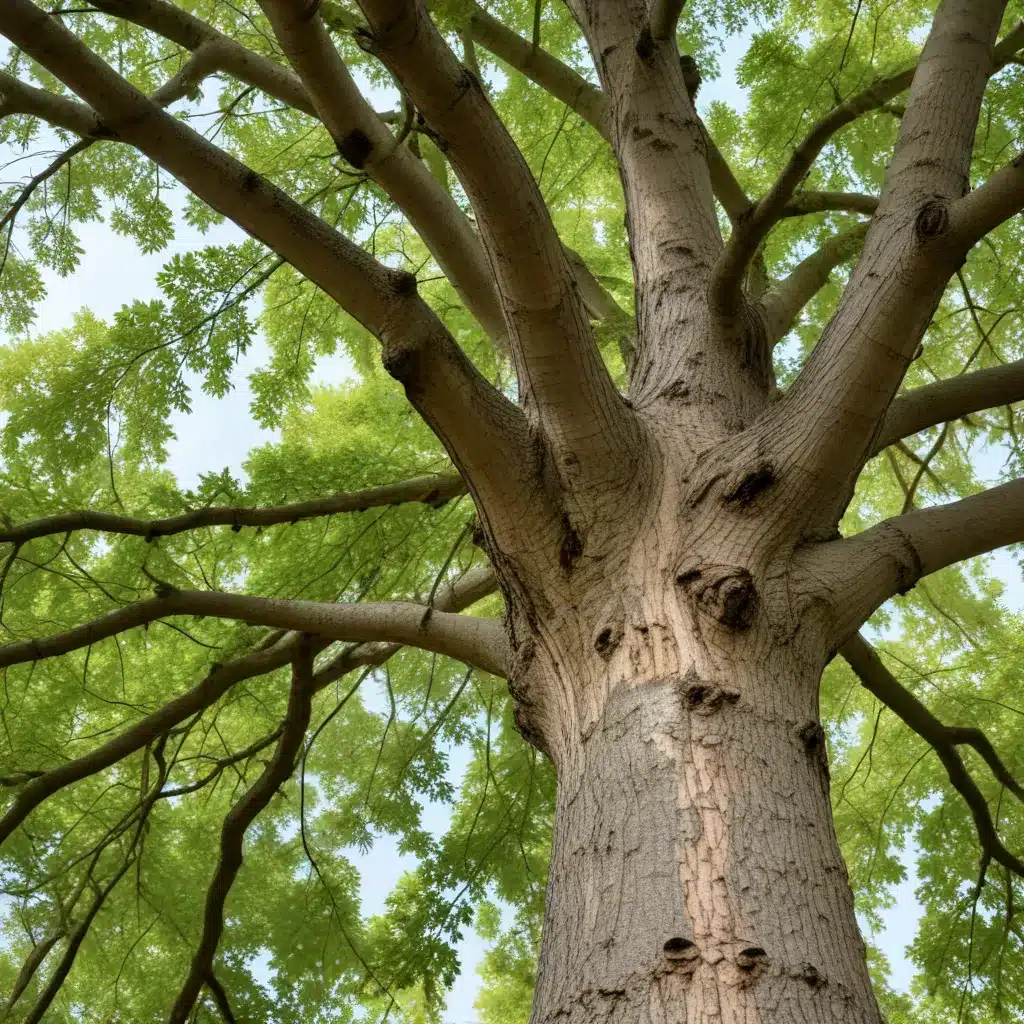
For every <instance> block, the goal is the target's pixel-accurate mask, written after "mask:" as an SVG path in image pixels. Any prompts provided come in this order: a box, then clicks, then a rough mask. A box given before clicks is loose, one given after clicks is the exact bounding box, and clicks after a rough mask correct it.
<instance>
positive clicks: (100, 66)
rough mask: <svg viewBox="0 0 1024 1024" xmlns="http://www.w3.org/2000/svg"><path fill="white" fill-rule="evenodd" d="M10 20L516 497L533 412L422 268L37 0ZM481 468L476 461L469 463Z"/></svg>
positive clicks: (111, 133) (0, 10)
mask: <svg viewBox="0 0 1024 1024" xmlns="http://www.w3.org/2000/svg"><path fill="white" fill-rule="evenodd" d="M0 32H2V33H3V34H4V35H6V36H7V38H8V39H10V40H11V41H12V42H13V43H15V44H16V45H17V46H19V47H21V49H22V50H23V51H24V52H25V53H27V54H28V55H29V56H31V57H32V58H33V59H35V60H37V61H38V62H39V63H40V64H42V65H43V66H44V67H47V68H48V69H49V70H50V71H51V72H52V73H54V74H55V75H56V76H57V77H58V78H59V79H60V80H61V81H63V82H64V84H65V85H67V86H68V87H69V88H70V89H72V90H73V91H74V92H76V93H77V94H78V95H79V96H81V97H82V98H83V99H85V100H86V101H87V102H89V103H90V104H91V105H92V106H93V108H94V109H95V111H96V114H97V115H98V116H99V117H100V118H101V119H102V124H103V132H104V133H105V134H104V137H107V138H117V139H119V140H120V141H123V142H126V143H128V144H130V145H132V146H134V147H135V148H137V149H138V150H140V151H141V152H142V153H144V154H145V155H146V156H148V157H149V158H150V159H151V160H153V161H155V162H156V163H157V164H159V165H160V166H161V167H164V168H165V169H166V170H168V171H170V173H171V174H173V175H174V176H175V177H176V178H178V180H179V181H181V182H182V183H183V184H184V185H185V186H186V187H187V188H188V189H190V190H191V191H192V192H194V193H195V194H196V195H198V196H199V197H200V198H202V199H203V200H204V201H205V202H206V203H207V204H208V205H210V206H212V207H213V208H214V209H216V210H218V211H219V212H220V213H222V214H224V215H225V216H226V217H228V218H230V219H231V220H233V221H234V222H235V223H236V224H238V225H239V226H240V227H242V228H243V229H244V230H245V231H247V232H248V233H249V234H251V235H253V236H254V237H255V238H258V239H260V241H262V242H264V243H265V244H266V245H268V246H269V247H270V248H271V249H273V250H274V251H275V252H277V253H278V255H280V256H281V257H282V258H283V259H285V260H287V261H288V262H289V263H291V264H292V266H294V267H295V268H296V269H297V270H298V271H300V273H302V274H304V275H305V276H306V277H307V278H309V279H310V280H311V281H313V282H314V283H315V284H317V285H319V286H320V288H322V289H323V291H324V292H325V293H326V294H327V295H329V296H330V297H331V298H332V299H334V300H335V301H336V302H338V303H339V304H340V305H341V306H342V307H344V308H345V309H346V310H347V311H348V312H349V313H351V314H352V315H353V316H354V317H355V318H356V319H357V320H359V321H360V322H361V323H362V324H363V325H364V326H365V327H366V328H367V329H368V330H369V331H371V332H372V333H373V334H375V335H376V336H377V337H378V338H379V339H380V340H381V343H382V345H383V361H384V365H385V367H386V368H387V369H388V371H389V372H390V373H391V374H392V376H394V377H396V378H397V379H398V380H399V381H400V382H401V383H402V384H403V385H404V386H405V389H406V394H407V395H408V397H409V399H410V401H411V402H412V403H413V405H414V406H415V407H416V408H417V410H418V411H419V412H420V413H421V415H423V417H424V419H425V420H426V421H427V422H428V423H429V424H430V426H431V427H432V428H433V429H434V430H435V432H436V433H437V434H438V436H439V437H440V438H441V439H442V440H443V441H444V442H445V444H446V445H447V446H448V449H449V452H450V453H451V454H452V457H453V459H454V460H455V462H456V464H457V465H458V466H459V468H460V469H463V470H465V471H466V475H467V477H470V476H475V480H472V479H471V480H470V482H471V484H472V485H473V486H475V487H481V486H487V484H488V482H490V483H491V484H492V485H493V487H494V488H495V489H496V490H497V492H498V494H497V495H496V496H498V497H501V498H506V497H508V495H507V493H506V492H507V490H508V488H509V485H510V480H509V474H507V473H502V474H500V475H498V476H494V475H493V474H492V475H491V477H492V478H491V479H490V481H488V479H487V474H486V469H487V467H491V466H493V464H494V460H495V457H496V452H502V451H504V452H505V456H504V457H505V458H507V459H508V460H509V462H510V463H512V464H514V465H518V464H519V461H518V460H516V459H515V456H514V453H515V452H516V451H517V450H518V449H519V448H521V447H522V446H523V445H524V444H525V443H526V436H525V435H526V423H525V417H524V416H523V415H522V413H521V412H520V411H519V410H518V409H517V408H516V406H514V405H513V404H512V403H511V402H510V401H509V400H508V399H507V398H505V396H504V395H502V394H501V392H499V391H498V390H497V389H496V388H494V387H493V386H492V385H491V384H489V383H488V382H487V381H486V380H485V379H484V378H483V377H482V376H481V375H480V373H479V372H478V371H477V370H476V368H475V367H474V366H473V365H472V363H471V362H470V361H469V359H468V358H467V357H466V356H465V354H464V353H463V352H462V350H461V349H460V348H459V346H458V345H457V344H456V343H455V341H454V339H453V338H452V337H451V335H450V334H449V333H448V331H447V330H446V329H445V328H444V326H443V324H441V322H440V320H438V318H437V316H436V315H435V314H434V313H433V311H432V310H431V309H430V308H429V307H428V306H427V305H426V303H424V302H423V301H422V299H420V298H419V296H418V295H417V294H416V288H415V279H414V278H413V276H412V275H411V274H408V273H405V272H404V271H397V270H392V269H391V268H389V267H386V266H384V265H383V264H381V263H380V262H378V261H377V260H376V259H374V258H373V257H372V256H371V255H370V254H369V253H367V252H366V251H365V250H363V249H361V248H360V247H359V246H358V245H356V244H355V243H353V242H352V241H351V240H350V239H348V238H346V237H345V236H344V235H342V234H340V233H338V232H337V231H335V230H333V229H332V228H331V227H330V226H329V225H327V224H326V223H325V222H324V221H323V220H321V219H320V218H319V217H317V216H315V215H314V214H312V213H311V212H310V211H308V210H306V209H305V208H304V207H302V206H301V205H300V204H299V203H296V202H295V201H294V200H292V199H291V198H290V197H289V196H288V195H286V194H285V193H284V192H283V191H282V190H281V189H279V188H277V187H276V186H275V185H273V184H271V183H270V182H269V181H267V180H266V179H265V178H263V177H261V176H260V175H258V174H255V173H254V172H253V171H251V170H250V169H249V168H247V167H245V165H244V164H241V163H239V162H238V161H237V160H235V159H234V158H233V157H232V156H230V155H229V154H227V153H225V152H224V151H222V150H220V149H218V148H217V147H216V146H215V145H214V144H213V143H211V142H210V141H209V140H207V139H205V138H204V137H203V136H201V135H200V134H198V133H197V132H195V131H193V130H192V129H191V128H189V127H188V126H187V125H185V124H184V123H183V122H181V121H180V120H178V119H177V118H174V117H172V116H171V115H169V114H167V113H166V112H165V111H163V110H161V109H160V107H159V106H157V105H156V104H155V103H153V102H152V101H151V100H149V99H147V98H146V97H145V96H143V95H142V93H140V92H139V91H138V90H137V89H135V88H134V87H133V86H132V85H131V84H130V83H128V82H127V81H126V80H125V79H123V78H122V77H121V76H120V75H118V74H117V73H116V72H115V71H113V69H111V68H110V67H109V66H108V65H107V64H106V63H104V62H103V61H102V60H100V58H99V57H97V56H96V54H95V53H93V52H92V51H91V50H89V49H88V48H87V47H86V46H85V45H84V44H83V43H82V42H81V41H80V40H79V39H78V38H77V37H76V36H75V35H73V34H72V33H71V32H68V31H67V30H66V29H65V28H64V27H63V25H61V24H60V23H59V22H57V21H56V19H53V18H51V17H49V16H48V15H47V14H46V12H45V11H42V10H41V9H40V8H38V7H37V6H36V5H35V4H34V3H32V2H31V0H10V2H5V3H4V4H3V6H2V7H0ZM470 471H472V473H471V472H470Z"/></svg>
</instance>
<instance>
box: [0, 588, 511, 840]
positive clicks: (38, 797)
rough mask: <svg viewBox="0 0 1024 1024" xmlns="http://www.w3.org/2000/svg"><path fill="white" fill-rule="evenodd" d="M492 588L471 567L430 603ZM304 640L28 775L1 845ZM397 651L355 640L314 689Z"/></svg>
mask: <svg viewBox="0 0 1024 1024" xmlns="http://www.w3.org/2000/svg"><path fill="white" fill-rule="evenodd" d="M495 589H496V582H495V579H494V573H493V572H492V571H491V570H490V569H489V568H483V569H474V570H470V572H468V573H467V574H466V575H465V576H463V577H462V578H461V579H459V580H457V581H456V582H455V583H453V584H452V585H450V586H445V587H443V588H442V589H441V591H440V592H439V593H438V594H437V596H436V598H435V601H434V605H433V607H434V609H435V611H440V612H449V613H455V612H459V611H462V610H463V609H465V608H468V607H469V606H470V605H472V604H475V603H476V602H477V601H479V600H480V599H481V598H483V597H486V596H487V595H488V594H491V593H493V592H494V590H495ZM302 639H303V638H302V634H300V633H294V632H292V633H285V634H283V635H281V636H279V637H278V638H277V639H276V640H275V641H274V642H273V643H272V644H271V645H270V646H268V647H266V648H264V649H260V650H257V651H254V652H252V653H251V654H247V655H245V656H244V657H242V658H238V659H236V660H235V661H231V662H228V663H227V664H224V665H216V664H215V665H213V666H211V668H210V671H209V673H208V674H207V676H206V678H204V679H203V680H202V681H201V682H199V683H198V684H196V685H195V686H194V687H192V689H190V690H186V691H185V692H184V693H183V694H180V695H179V696H178V697H175V698H174V699H173V700H170V701H168V702H167V703H166V704H165V705H163V707H161V708H159V709H158V710H157V711H154V712H153V713H152V714H149V715H146V716H145V717H144V718H142V719H140V720H139V721H138V722H136V723H135V724H134V725H131V726H129V727H128V728H127V729H125V730H124V731H123V732H121V733H119V734H118V735H117V736H115V737H114V738H113V739H111V740H108V741H107V742H106V743H104V744H103V745H102V746H100V747H97V748H96V749H95V750H92V751H90V752H89V753H88V754H84V755H82V756H81V757H78V758H75V759H74V760H71V761H68V762H66V763H64V764H61V765H58V766H57V767H56V768H51V769H50V770H49V771H45V772H41V773H38V774H36V775H35V776H34V777H33V776H26V779H27V781H26V782H25V784H24V786H23V787H22V788H21V789H20V790H19V791H18V794H17V796H16V797H15V800H14V803H13V804H12V805H11V806H10V807H9V808H8V809H7V811H6V813H5V814H4V816H3V818H0V844H2V843H3V842H4V841H5V840H6V839H7V837H8V836H9V835H10V834H11V833H12V832H13V831H14V830H15V829H16V828H17V827H18V826H19V825H20V824H21V823H22V822H23V821H24V820H25V818H27V817H28V815H29V814H31V813H32V811H33V810H35V808H36V807H38V806H39V805H40V804H41V803H42V802H43V801H44V800H46V799H48V798H49V797H51V796H53V794H54V793H58V792H60V790H62V789H64V788H65V787H66V786H70V785H72V784H73V783H75V782H79V781H81V780H82V779H85V778H88V777H89V776H90V775H95V774H96V773H98V772H101V771H103V770H105V769H106V768H109V767H110V766H111V765H114V764H116V763H117V762H118V761H121V760H123V759H124V758H126V757H127V756H128V755H129V754H133V753H135V752H136V751H139V750H142V749H143V747H146V746H147V745H148V744H150V743H152V742H153V741H154V740H156V739H157V738H158V737H159V736H161V735H164V734H166V733H167V732H168V731H169V730H170V729H173V728H174V727H175V726H177V725H180V724H181V723H182V722H183V721H185V719H187V718H189V717H190V716H192V715H194V714H196V713H198V712H200V711H202V710H203V709H204V708H208V707H211V706H212V705H213V704H214V703H216V701H218V700H219V699H220V698H221V697H222V696H223V695H224V694H225V693H227V692H228V690H230V689H231V688H232V687H233V686H234V685H235V684H237V683H239V682H242V681H243V680H246V679H252V678H253V677H255V676H260V675H265V674H266V673H268V672H273V671H274V670H275V669H279V668H281V667H282V666H284V665H287V664H288V663H289V662H291V661H292V660H293V659H294V658H295V656H296V652H297V649H298V645H299V644H300V643H301V642H302ZM312 644H313V649H314V652H315V653H319V651H320V650H323V649H325V648H326V647H328V646H330V641H322V640H320V641H317V640H314V641H313V642H312ZM401 649H402V645H401V644H356V645H355V646H352V647H348V648H347V649H345V650H343V651H342V652H341V653H340V654H339V655H337V656H336V657H335V658H332V659H331V660H329V661H328V662H327V664H326V665H324V666H322V667H321V668H320V669H319V670H318V671H317V673H316V677H317V691H318V692H319V690H321V689H323V688H324V687H325V686H327V685H329V684H330V683H332V682H334V681H335V680H336V679H339V678H341V676H343V675H345V674H346V673H348V672H351V671H352V670H353V669H356V668H360V667H363V666H367V665H382V664H383V663H384V662H385V661H387V660H388V658H390V657H391V656H392V655H394V654H396V653H397V652H398V651H400V650H401Z"/></svg>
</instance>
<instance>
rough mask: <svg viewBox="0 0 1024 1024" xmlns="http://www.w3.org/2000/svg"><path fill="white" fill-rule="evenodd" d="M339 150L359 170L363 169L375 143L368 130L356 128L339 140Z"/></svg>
mask: <svg viewBox="0 0 1024 1024" xmlns="http://www.w3.org/2000/svg"><path fill="white" fill-rule="evenodd" d="M337 146H338V152H339V153H340V154H341V155H342V157H343V159H344V160H346V161H347V162H348V163H350V164H351V165H352V166H353V167H354V168H355V169H356V170H357V171H361V170H362V169H363V167H364V166H365V165H366V161H367V159H368V158H369V156H370V154H371V153H372V152H373V143H372V142H371V141H370V137H369V136H368V135H367V134H366V132H364V131H361V130H360V129H359V128H355V129H353V130H352V131H350V132H349V133H348V135H346V136H345V137H344V138H343V139H341V140H339V141H338V142H337Z"/></svg>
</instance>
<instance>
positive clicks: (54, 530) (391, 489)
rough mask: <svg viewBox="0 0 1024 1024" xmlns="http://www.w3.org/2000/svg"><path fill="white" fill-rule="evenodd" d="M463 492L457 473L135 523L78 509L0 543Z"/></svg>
mask: <svg viewBox="0 0 1024 1024" xmlns="http://www.w3.org/2000/svg"><path fill="white" fill-rule="evenodd" d="M465 493H466V484H465V481H464V480H463V479H462V477H460V476H458V475H457V474H447V475H443V474H431V475H428V476H420V477H413V478H412V479H410V480H403V481H402V482H401V483H397V484H385V485H384V486H383V487H371V488H368V489H367V490H365V491H351V492H349V493H347V494H335V495H334V496H333V497H330V498H315V499H313V500H311V501H297V502H295V503H294V504H292V505H278V506H276V507H273V508H232V507H218V506H210V507H208V508H201V509H196V511H194V512H183V513H182V514H181V515H177V516H168V517H167V518H166V519H135V518H132V517H131V516H122V515H114V514H113V513H110V512H95V511H92V510H91V509H82V510H81V511H76V512H62V513H59V514H58V515H54V516H46V517H44V518H42V519H33V520H31V521H30V522H27V523H19V524H18V525H17V526H11V527H8V528H6V529H3V528H0V544H15V545H21V544H25V543H26V542H28V541H30V540H35V539H37V538H39V537H49V536H52V535H53V534H61V533H71V532H74V531H77V530H96V531H99V532H102V533H115V534H124V535H127V536H133V537H145V538H146V540H154V539H156V538H157V537H171V536H174V535H175V534H179V533H185V532H187V531H189V530H200V529H204V528H206V527H210V526H230V527H231V529H232V530H235V531H237V530H240V529H242V528H243V527H247V526H251V527H256V528H262V527H267V526H276V525H278V524H280V523H299V522H302V521H303V520H306V519H315V518H318V517H320V516H333V515H338V514H339V513H343V512H365V511H366V510H367V509H370V508H382V507H385V506H388V505H402V504H405V503H406V502H413V501H418V502H422V503H423V504H425V505H431V506H435V507H436V506H441V505H444V504H445V503H446V502H448V501H451V499H452V498H456V497H458V496H459V495H462V494H465Z"/></svg>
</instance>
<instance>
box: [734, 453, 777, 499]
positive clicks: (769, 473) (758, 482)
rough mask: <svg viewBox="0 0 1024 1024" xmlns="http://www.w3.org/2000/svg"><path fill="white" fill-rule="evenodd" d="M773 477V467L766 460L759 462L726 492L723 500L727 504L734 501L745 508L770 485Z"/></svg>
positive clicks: (773, 480)
mask: <svg viewBox="0 0 1024 1024" xmlns="http://www.w3.org/2000/svg"><path fill="white" fill-rule="evenodd" d="M775 479H776V478H775V467H774V466H773V465H772V464H771V463H770V462H768V461H767V460H765V461H763V462H759V463H758V464H757V465H756V466H755V467H754V468H753V469H751V470H749V471H748V472H746V473H744V474H743V475H742V476H741V477H740V479H739V482H738V483H737V484H736V485H735V486H734V487H732V488H730V490H728V491H727V492H726V495H725V501H726V503H727V504H733V503H734V504H737V505H739V506H741V507H743V508H746V507H747V506H748V505H750V504H751V503H752V502H753V501H754V499H755V498H757V496H758V495H759V494H761V493H762V492H763V491H766V490H767V489H768V488H769V487H771V485H772V484H773V483H775Z"/></svg>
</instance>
